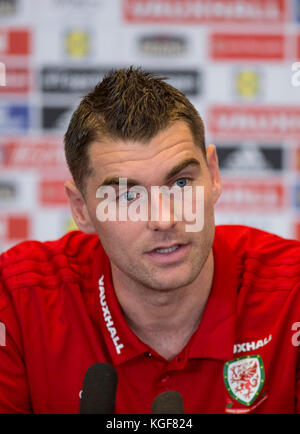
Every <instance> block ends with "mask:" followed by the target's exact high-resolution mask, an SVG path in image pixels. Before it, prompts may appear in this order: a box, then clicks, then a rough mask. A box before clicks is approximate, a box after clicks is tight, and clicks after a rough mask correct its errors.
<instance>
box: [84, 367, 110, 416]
mask: <svg viewBox="0 0 300 434" xmlns="http://www.w3.org/2000/svg"><path fill="white" fill-rule="evenodd" d="M117 382H118V374H117V371H116V369H115V368H114V367H113V366H112V365H110V364H108V363H95V364H94V365H91V366H90V367H89V368H88V369H87V371H86V373H85V376H84V380H83V390H82V396H81V403H80V411H79V413H80V414H113V413H114V411H115V400H116V391H117Z"/></svg>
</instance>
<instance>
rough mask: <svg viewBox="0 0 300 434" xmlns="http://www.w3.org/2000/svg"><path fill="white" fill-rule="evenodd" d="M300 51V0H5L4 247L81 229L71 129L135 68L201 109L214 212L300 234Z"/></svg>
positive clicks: (0, 113) (1, 53) (0, 99)
mask: <svg viewBox="0 0 300 434" xmlns="http://www.w3.org/2000/svg"><path fill="white" fill-rule="evenodd" d="M298 61H300V1H299V0H242V1H241V0H239V1H237V0H235V1H234V0H0V62H1V63H2V64H4V65H5V69H6V86H0V251H3V250H6V249H7V248H8V247H10V246H12V245H14V244H16V243H17V242H19V241H21V240H23V239H30V238H34V239H40V240H47V239H55V238H58V237H59V236H61V235H63V234H64V233H65V232H66V231H68V230H69V229H71V228H72V227H73V224H72V219H71V215H70V211H69V209H68V204H67V199H66V197H65V194H64V189H63V181H64V180H65V179H66V178H68V177H69V174H68V172H67V170H66V166H65V160H64V154H63V141H62V138H63V134H64V132H65V130H66V126H67V124H68V121H69V118H70V115H71V113H72V110H73V109H74V107H75V106H76V105H77V104H78V102H79V101H80V97H81V96H82V95H84V94H85V93H86V92H87V91H88V90H90V89H91V88H92V87H93V86H94V85H95V84H96V83H97V82H98V81H99V80H101V78H102V77H103V74H104V73H105V72H106V71H108V70H110V69H111V68H119V67H124V66H129V65H136V66H142V67H144V68H145V69H150V70H153V71H156V72H159V73H161V74H162V75H164V76H168V77H169V79H170V83H171V84H173V85H175V86H176V87H178V88H179V89H180V90H182V91H183V92H184V93H185V94H186V95H187V96H188V97H189V98H190V99H191V101H192V103H193V104H194V105H195V107H196V108H197V110H198V111H199V113H200V115H201V116H202V117H203V119H204V121H205V124H206V141H207V144H209V143H215V144H216V145H217V150H218V155H219V160H220V165H221V171H222V178H223V194H222V198H221V200H220V202H219V204H218V206H217V208H216V222H217V223H242V224H248V225H251V226H255V227H258V228H262V229H265V230H268V231H271V232H274V233H278V234H280V235H283V236H286V237H293V238H299V239H300V176H299V173H300V172H299V171H300V86H299V87H298V86H297V84H299V85H300V76H299V80H298V76H296V75H295V77H294V81H293V82H292V76H293V74H296V70H295V72H294V73H293V72H292V65H293V64H294V63H295V62H298ZM298 81H299V83H298ZM0 83H1V80H0ZM293 84H294V85H293Z"/></svg>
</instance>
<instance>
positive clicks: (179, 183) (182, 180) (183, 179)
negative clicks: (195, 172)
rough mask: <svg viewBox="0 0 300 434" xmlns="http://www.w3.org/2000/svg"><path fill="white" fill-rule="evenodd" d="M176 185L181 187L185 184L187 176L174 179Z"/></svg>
mask: <svg viewBox="0 0 300 434" xmlns="http://www.w3.org/2000/svg"><path fill="white" fill-rule="evenodd" d="M175 182H176V183H177V185H178V187H180V188H183V187H185V186H186V185H187V178H180V179H177V181H175Z"/></svg>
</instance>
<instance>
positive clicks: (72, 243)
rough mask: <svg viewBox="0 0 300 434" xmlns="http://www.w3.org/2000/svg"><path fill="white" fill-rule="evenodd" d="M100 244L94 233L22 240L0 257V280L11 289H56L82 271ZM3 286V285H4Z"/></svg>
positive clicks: (74, 232) (74, 233)
mask: <svg viewBox="0 0 300 434" xmlns="http://www.w3.org/2000/svg"><path fill="white" fill-rule="evenodd" d="M98 245H100V241H99V238H98V236H97V235H96V234H91V235H90V234H84V233H83V232H81V231H72V232H69V233H67V234H66V235H64V236H63V237H61V238H59V239H58V240H55V241H45V242H41V241H31V240H30V241H24V242H22V243H19V244H17V245H16V246H14V247H12V248H11V249H9V250H7V251H6V252H4V253H2V255H0V280H1V281H2V283H3V282H5V284H6V285H11V286H13V287H14V288H18V287H22V286H25V285H26V286H28V285H29V286H32V285H35V284H41V285H42V286H45V287H46V286H49V287H51V286H55V285H57V283H58V281H61V280H62V279H66V280H68V279H72V278H73V275H74V274H76V271H77V270H79V269H81V270H82V272H84V270H85V267H88V264H89V260H90V259H91V257H92V256H93V251H94V250H95V249H96V248H97V246H98ZM3 284H4V283H3Z"/></svg>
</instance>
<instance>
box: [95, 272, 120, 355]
mask: <svg viewBox="0 0 300 434" xmlns="http://www.w3.org/2000/svg"><path fill="white" fill-rule="evenodd" d="M98 284H99V300H100V305H101V307H102V312H103V318H104V321H105V323H106V328H107V330H108V331H109V334H110V337H111V340H112V341H113V343H114V346H115V348H116V351H117V353H118V354H121V350H122V348H124V345H123V344H122V343H120V342H119V341H120V338H119V336H118V335H117V330H116V328H115V326H114V322H113V320H112V318H111V313H110V310H109V308H108V305H107V302H106V297H105V288H104V275H102V276H101V277H100V279H99V281H98Z"/></svg>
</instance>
